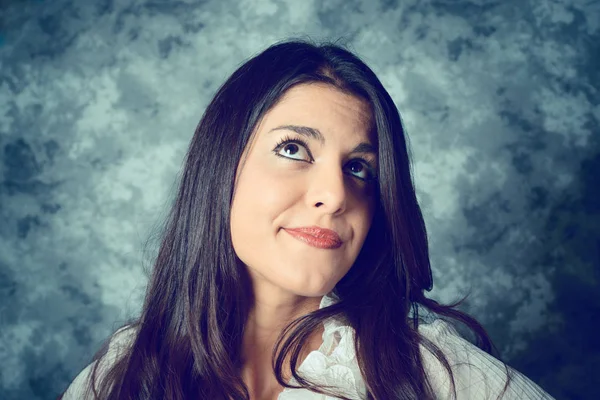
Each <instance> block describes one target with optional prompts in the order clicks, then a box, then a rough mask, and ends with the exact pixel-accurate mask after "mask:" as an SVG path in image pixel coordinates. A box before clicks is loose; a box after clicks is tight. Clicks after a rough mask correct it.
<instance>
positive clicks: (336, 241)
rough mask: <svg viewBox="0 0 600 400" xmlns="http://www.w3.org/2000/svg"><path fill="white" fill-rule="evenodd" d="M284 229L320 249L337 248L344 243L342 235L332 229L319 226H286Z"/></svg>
mask: <svg viewBox="0 0 600 400" xmlns="http://www.w3.org/2000/svg"><path fill="white" fill-rule="evenodd" d="M284 230H285V231H286V232H287V233H289V234H290V235H292V236H293V237H294V238H296V239H298V240H300V241H301V242H304V243H306V244H308V245H310V246H313V247H317V248H320V249H337V248H338V247H340V246H341V245H342V239H340V236H339V235H338V234H337V233H336V232H335V231H332V230H331V229H323V228H319V227H318V226H307V227H300V228H284Z"/></svg>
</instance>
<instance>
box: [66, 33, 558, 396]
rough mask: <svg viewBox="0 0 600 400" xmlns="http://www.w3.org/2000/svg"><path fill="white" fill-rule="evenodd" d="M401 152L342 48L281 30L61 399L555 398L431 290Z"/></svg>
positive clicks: (197, 146) (361, 73) (203, 124)
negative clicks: (124, 304) (116, 321)
mask: <svg viewBox="0 0 600 400" xmlns="http://www.w3.org/2000/svg"><path fill="white" fill-rule="evenodd" d="M407 150H408V149H407V145H406V138H405V133H404V129H403V127H402V123H401V119H400V115H399V113H398V110H397V109H396V107H395V105H394V102H393V101H392V99H391V97H390V95H389V94H388V92H387V91H386V90H385V89H384V87H383V86H382V84H381V83H380V81H379V80H378V79H377V77H376V76H375V74H374V73H373V72H372V71H371V69H369V67H367V65H365V64H364V63H363V62H362V61H361V60H360V59H359V58H358V57H356V56H355V55H353V54H352V53H351V52H349V51H347V50H345V49H343V48H341V47H339V46H337V45H334V44H322V45H315V44H313V43H310V42H308V41H305V40H303V41H286V42H281V43H278V44H276V45H273V46H271V47H270V48H268V49H266V50H265V51H264V52H262V53H261V54H259V55H257V56H256V57H254V58H252V59H251V60H249V61H248V62H246V63H245V64H244V65H242V66H241V67H240V68H238V69H237V70H236V71H235V72H234V73H233V75H232V76H231V77H230V78H229V79H228V80H227V81H226V82H225V84H224V85H223V86H222V87H221V88H220V89H219V90H218V92H217V93H216V95H215V97H214V98H213V100H212V101H211V103H210V104H209V105H208V107H207V109H206V112H205V114H204V116H203V117H202V119H201V120H200V123H199V124H198V126H197V128H196V131H195V133H194V136H193V138H192V141H191V143H190V147H189V151H188V153H187V155H186V162H185V168H184V170H183V174H182V177H181V182H180V185H179V190H178V193H177V196H176V198H175V200H174V203H173V206H172V209H171V212H170V215H169V217H168V219H167V221H166V223H165V226H164V230H163V231H162V236H161V244H160V249H159V253H158V257H157V259H156V261H155V264H154V269H153V273H152V277H151V279H150V282H149V285H148V289H147V293H146V298H145V301H144V305H143V310H142V313H141V315H140V317H139V318H138V319H137V320H135V321H133V322H132V323H130V324H127V325H126V326H124V327H123V328H121V329H119V330H118V331H117V332H116V333H115V334H114V335H113V337H112V340H110V341H107V343H106V345H105V346H104V348H103V349H101V350H100V351H99V352H98V353H97V354H96V355H95V356H94V359H93V360H92V363H91V364H90V365H89V366H88V367H87V368H86V369H85V370H84V371H82V372H81V373H80V374H79V376H78V377H77V378H76V379H75V381H74V382H73V383H72V384H71V386H70V387H69V389H68V390H67V392H66V393H65V394H64V397H63V399H64V400H66V399H79V398H89V399H92V398H96V399H211V400H213V399H279V400H294V399H333V398H342V399H381V400H388V399H446V398H458V399H496V398H502V397H503V398H505V399H551V397H550V396H549V395H548V394H546V393H545V392H544V391H543V390H542V389H541V388H540V387H539V386H537V385H536V384H534V383H533V382H532V381H531V380H529V379H528V378H527V377H525V376H524V375H522V374H520V373H519V372H518V371H516V370H514V369H512V368H510V367H509V366H507V365H506V364H504V363H502V362H501V361H500V360H498V359H497V358H496V357H494V356H492V355H491V350H492V348H493V344H492V343H491V341H490V339H489V337H488V335H487V333H486V331H485V329H484V328H483V327H482V326H481V325H480V324H479V323H478V322H477V321H476V320H475V319H473V318H472V317H470V316H469V315H467V314H465V313H463V312H460V311H458V310H456V309H455V307H457V306H458V305H459V304H460V302H459V303H455V304H451V305H441V304H438V303H437V302H435V301H434V300H431V299H428V298H427V297H425V294H424V292H425V291H430V290H431V289H432V287H433V281H432V273H431V267H430V262H429V255H428V244H427V233H426V230H425V225H424V221H423V217H422V215H421V210H420V208H419V205H418V203H417V199H416V196H415V190H414V187H413V182H412V177H411V170H410V160H409V155H408V151H407ZM463 300H464V299H463ZM419 307H424V309H426V310H428V311H429V312H430V315H434V314H435V315H437V316H438V317H445V319H442V318H437V319H435V321H433V322H431V321H430V323H427V322H426V321H425V320H424V318H423V316H421V317H419ZM451 320H455V321H459V322H462V323H463V324H465V325H466V326H468V327H469V328H470V329H471V330H472V331H474V332H475V334H476V336H477V346H475V345H473V344H471V343H470V342H469V341H467V340H465V339H464V338H462V337H461V336H460V335H459V334H458V331H457V330H456V329H455V328H454V327H453V325H451V324H450V321H451ZM494 350H495V348H494ZM496 353H497V351H496Z"/></svg>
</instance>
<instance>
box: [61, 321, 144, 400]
mask: <svg viewBox="0 0 600 400" xmlns="http://www.w3.org/2000/svg"><path fill="white" fill-rule="evenodd" d="M136 332H137V327H136V326H135V325H131V324H129V325H125V326H123V327H121V328H119V329H117V331H116V332H115V333H113V334H112V335H111V336H110V340H109V342H108V347H107V350H106V353H104V354H103V355H102V356H100V357H99V358H98V359H97V360H95V361H93V362H91V363H90V364H88V365H87V366H86V367H85V368H84V369H83V370H82V371H81V372H80V373H79V374H78V375H77V376H76V377H75V379H74V380H73V382H71V384H70V385H69V387H68V388H67V390H66V391H65V393H64V394H63V396H62V398H61V399H62V400H75V399H78V400H80V399H87V398H90V399H91V398H93V397H85V394H86V393H85V392H86V389H87V386H88V384H89V381H90V379H91V376H92V371H93V369H94V367H95V365H96V364H98V363H99V365H98V377H101V376H102V375H103V374H104V373H106V370H107V369H108V368H109V367H110V366H111V365H112V364H113V363H114V362H115V361H116V360H117V359H118V358H119V356H121V355H122V354H123V353H124V351H125V350H126V349H127V348H128V347H129V346H130V345H131V343H132V341H133V338H134V337H135V333H136Z"/></svg>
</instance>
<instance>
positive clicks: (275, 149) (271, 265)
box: [231, 84, 377, 297]
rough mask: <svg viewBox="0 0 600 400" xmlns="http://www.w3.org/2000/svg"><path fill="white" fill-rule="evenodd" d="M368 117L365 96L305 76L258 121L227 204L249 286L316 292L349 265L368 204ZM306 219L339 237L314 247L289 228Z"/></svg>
mask: <svg viewBox="0 0 600 400" xmlns="http://www.w3.org/2000/svg"><path fill="white" fill-rule="evenodd" d="M370 124H371V112H370V108H369V105H368V103H365V102H364V101H362V100H360V99H358V98H356V97H353V96H350V95H347V94H344V93H342V92H341V91H339V90H337V89H335V88H334V87H332V86H329V85H325V84H302V85H297V86H294V87H293V88H291V89H289V90H288V91H287V92H286V93H285V94H284V96H283V97H282V99H281V100H280V101H279V102H278V103H277V104H276V105H275V106H274V107H273V108H271V110H270V111H269V112H267V113H266V114H265V115H264V117H263V119H262V120H261V121H260V123H259V124H258V125H257V127H256V129H255V132H254V134H253V138H251V141H250V144H249V145H248V146H247V148H246V149H245V152H244V155H243V156H242V161H241V162H240V164H239V165H238V169H237V173H236V185H235V192H234V197H233V204H232V208H231V236H232V241H233V246H234V249H235V252H236V254H237V256H238V257H239V258H240V260H241V261H242V262H243V263H244V264H245V265H246V266H247V267H248V271H249V273H250V275H251V277H252V278H253V282H254V285H255V290H257V288H260V290H263V291H265V290H267V291H269V293H271V294H273V295H275V294H276V293H277V292H279V293H281V292H282V291H283V292H286V293H292V294H295V295H298V296H305V297H318V296H323V295H325V294H327V293H329V292H330V291H331V290H332V289H333V287H334V286H335V285H336V284H337V282H338V281H339V280H340V279H341V278H342V277H343V276H344V275H345V274H346V273H347V272H348V270H349V269H350V267H351V266H352V264H353V263H354V261H355V260H356V257H357V256H358V253H359V252H360V249H361V247H362V245H363V242H364V240H365V238H366V236H367V233H368V231H369V228H370V226H371V221H372V218H373V212H374V204H375V198H374V195H373V193H375V189H374V188H375V185H376V184H375V182H369V181H368V179H369V178H371V177H372V176H374V174H375V171H376V170H377V158H376V157H377V154H376V150H375V148H376V143H375V142H374V140H375V138H373V137H369V127H370ZM286 126H287V127H286ZM291 126H295V127H296V128H293V127H291ZM302 132H304V133H305V134H302ZM309 132H312V134H311V133H309ZM315 133H316V135H315ZM315 136H322V137H321V138H319V137H315ZM286 139H291V140H297V141H290V142H284V141H285V140H286ZM298 141H304V142H305V144H306V145H303V144H301V143H300V142H298ZM282 142H283V143H282ZM359 145H362V146H361V147H359V148H358V152H357V151H353V150H355V149H356V148H357V146H359ZM244 157H246V158H245V159H244ZM244 161H245V163H244ZM312 226H317V227H320V228H325V229H330V230H333V231H335V232H336V233H337V234H338V235H339V237H340V239H341V241H342V243H341V246H339V247H336V248H322V247H315V246H312V245H309V244H307V243H306V242H304V241H302V240H299V239H298V238H296V237H295V236H294V235H293V234H290V231H289V230H287V229H291V228H298V227H312ZM257 285H260V286H259V287H257Z"/></svg>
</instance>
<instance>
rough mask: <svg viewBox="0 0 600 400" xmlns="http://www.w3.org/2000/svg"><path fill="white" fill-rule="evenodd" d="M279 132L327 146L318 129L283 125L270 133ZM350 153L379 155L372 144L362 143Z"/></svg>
mask: <svg viewBox="0 0 600 400" xmlns="http://www.w3.org/2000/svg"><path fill="white" fill-rule="evenodd" d="M277 130H288V131H293V132H296V133H298V134H300V135H302V136H305V137H307V138H310V139H315V140H318V141H319V142H320V143H321V144H325V136H323V134H322V133H321V131H319V130H318V129H315V128H311V127H309V126H301V125H281V126H278V127H277V128H273V129H271V130H270V131H269V132H273V131H277ZM350 153H371V154H373V155H377V150H376V149H375V146H373V145H372V144H371V143H366V142H362V143H359V144H358V145H356V146H355V147H354V148H353V149H352V150H351V151H350Z"/></svg>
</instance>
